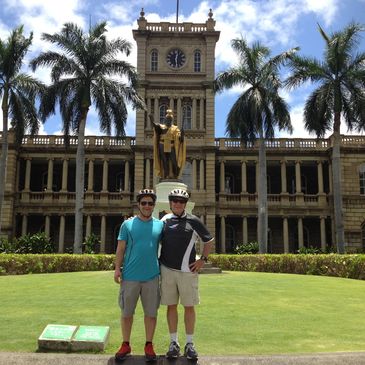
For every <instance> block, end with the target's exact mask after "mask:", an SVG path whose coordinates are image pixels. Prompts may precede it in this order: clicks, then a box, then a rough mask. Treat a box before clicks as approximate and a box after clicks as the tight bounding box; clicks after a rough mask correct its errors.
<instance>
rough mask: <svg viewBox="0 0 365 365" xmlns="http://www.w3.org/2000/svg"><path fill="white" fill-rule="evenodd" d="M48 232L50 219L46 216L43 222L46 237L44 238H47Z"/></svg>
mask: <svg viewBox="0 0 365 365" xmlns="http://www.w3.org/2000/svg"><path fill="white" fill-rule="evenodd" d="M50 230H51V217H50V216H49V215H46V217H45V222H44V234H45V235H46V237H49V233H50Z"/></svg>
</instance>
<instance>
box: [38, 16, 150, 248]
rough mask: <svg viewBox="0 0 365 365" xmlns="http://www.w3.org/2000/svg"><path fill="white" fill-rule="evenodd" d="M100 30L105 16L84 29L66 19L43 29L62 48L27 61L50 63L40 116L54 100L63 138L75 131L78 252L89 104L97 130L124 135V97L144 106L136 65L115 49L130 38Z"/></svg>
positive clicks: (47, 112) (50, 111)
mask: <svg viewBox="0 0 365 365" xmlns="http://www.w3.org/2000/svg"><path fill="white" fill-rule="evenodd" d="M105 33H106V22H102V23H100V24H97V25H95V26H94V27H91V28H90V30H89V32H88V33H84V32H83V30H82V29H81V28H80V27H78V26H77V25H76V24H73V23H66V24H64V26H63V28H62V30H61V32H60V33H55V34H53V35H51V34H47V33H44V34H43V35H42V39H43V40H46V41H48V42H50V43H52V44H55V45H57V46H58V47H59V48H61V50H62V51H61V52H53V51H48V52H44V53H41V54H40V55H39V56H38V57H36V58H35V59H33V60H32V61H31V66H32V68H33V70H35V69H36V68H37V67H38V66H50V67H51V68H52V70H51V78H52V84H51V85H50V87H49V88H48V91H47V93H46V95H45V97H44V99H43V100H42V103H41V109H40V110H41V113H42V117H43V119H45V118H47V117H48V116H49V115H50V114H53V113H54V112H55V105H56V103H58V104H59V107H60V112H61V115H62V122H63V132H64V135H65V140H66V142H67V140H68V137H69V135H70V133H72V132H73V133H76V134H77V136H78V144H77V154H76V204H75V237H74V253H81V252H82V241H83V237H82V236H83V206H84V170H85V156H84V155H85V152H84V134H85V125H86V119H87V115H88V111H89V108H90V106H91V105H92V104H94V105H95V107H96V110H97V112H98V115H99V119H100V129H101V131H103V132H104V133H106V134H107V135H110V134H111V131H112V128H114V130H115V134H116V135H117V136H124V135H125V131H124V127H125V124H126V120H127V107H126V101H127V102H131V103H132V105H133V107H143V106H144V104H143V101H142V100H141V99H140V98H139V96H138V94H137V92H136V87H137V73H136V70H135V68H134V67H133V66H132V65H130V64H129V63H128V62H126V61H122V60H118V59H117V58H116V56H117V55H118V54H119V53H125V54H126V55H129V53H130V50H131V44H130V43H129V42H127V41H125V40H123V39H121V38H117V39H115V40H111V41H109V40H107V39H106V36H105Z"/></svg>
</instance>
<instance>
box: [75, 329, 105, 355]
mask: <svg viewBox="0 0 365 365" xmlns="http://www.w3.org/2000/svg"><path fill="white" fill-rule="evenodd" d="M109 334H110V328H109V327H106V326H80V327H79V328H78V330H77V332H76V333H75V335H74V336H73V338H72V341H71V351H104V350H105V347H106V345H107V342H108V340H109Z"/></svg>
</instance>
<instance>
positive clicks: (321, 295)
mask: <svg viewBox="0 0 365 365" xmlns="http://www.w3.org/2000/svg"><path fill="white" fill-rule="evenodd" d="M200 285H201V304H200V306H198V316H197V318H198V321H197V329H196V339H195V342H196V346H197V349H198V350H199V352H200V353H201V354H202V355H222V354H226V355H238V354H274V353H295V352H297V353H298V352H299V353H305V352H332V351H361V350H362V351H363V350H364V349H365V282H364V281H356V280H349V279H342V278H332V277H319V276H300V275H286V274H268V273H247V272H244V273H241V272H229V273H224V274H221V275H201V276H200ZM117 294H118V286H117V285H116V284H115V283H114V282H113V273H112V272H110V271H109V272H81V273H62V274H39V275H24V276H1V277H0V309H1V310H0V351H36V349H37V338H38V337H39V335H40V334H41V332H42V330H43V328H44V327H45V326H46V325H47V324H49V323H53V324H75V325H79V324H84V325H107V326H110V327H111V337H110V340H109V345H108V347H107V349H106V352H107V353H113V352H115V350H116V349H117V348H118V347H119V343H120V329H119V307H118V306H117ZM180 313H181V312H180ZM180 318H181V320H180V334H179V336H180V342H181V343H183V342H184V340H185V335H184V331H183V326H182V324H183V317H182V316H181V317H180ZM168 341H169V338H168V333H167V325H166V319H165V308H163V307H162V308H161V309H160V317H159V322H158V327H157V331H156V336H155V343H156V350H157V352H158V353H159V354H162V353H164V352H165V351H166V347H167V345H168ZM131 343H132V346H133V352H134V353H135V354H141V353H142V350H143V344H144V329H143V318H142V311H141V307H140V306H139V307H138V310H137V313H136V317H135V321H134V328H133V332H132V340H131Z"/></svg>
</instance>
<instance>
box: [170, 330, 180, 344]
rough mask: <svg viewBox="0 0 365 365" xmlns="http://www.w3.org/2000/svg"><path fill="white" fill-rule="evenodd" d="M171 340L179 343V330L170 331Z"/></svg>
mask: <svg viewBox="0 0 365 365" xmlns="http://www.w3.org/2000/svg"><path fill="white" fill-rule="evenodd" d="M170 340H171V342H176V343H179V342H178V340H177V332H175V333H170Z"/></svg>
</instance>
